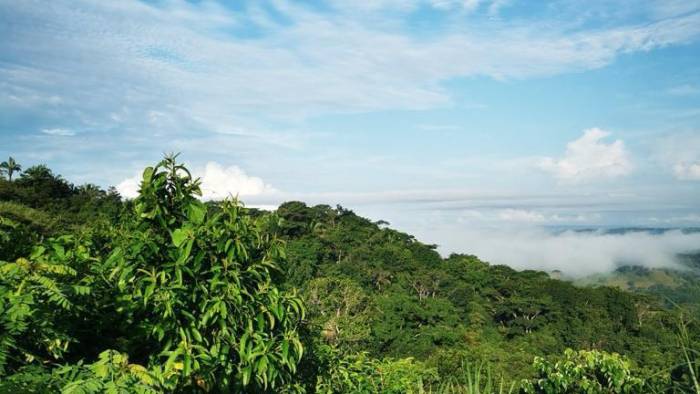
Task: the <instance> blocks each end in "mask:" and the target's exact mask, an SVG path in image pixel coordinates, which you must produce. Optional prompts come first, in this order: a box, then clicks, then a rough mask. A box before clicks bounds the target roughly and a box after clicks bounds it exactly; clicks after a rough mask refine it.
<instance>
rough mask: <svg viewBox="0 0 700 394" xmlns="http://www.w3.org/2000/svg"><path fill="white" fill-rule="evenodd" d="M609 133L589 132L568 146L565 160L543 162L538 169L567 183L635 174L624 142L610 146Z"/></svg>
mask: <svg viewBox="0 0 700 394" xmlns="http://www.w3.org/2000/svg"><path fill="white" fill-rule="evenodd" d="M609 135H610V133H609V132H607V131H605V130H601V129H598V128H592V129H588V130H585V131H584V133H583V136H582V137H581V138H579V139H577V140H574V141H571V142H569V143H568V144H567V146H566V153H565V154H564V157H562V158H559V159H556V158H551V157H546V158H543V159H541V160H540V161H539V163H538V166H539V168H541V169H542V170H544V171H547V172H550V173H552V174H553V175H554V176H555V177H556V178H557V179H559V180H561V181H567V182H585V181H591V180H598V179H609V178H617V177H620V176H623V175H627V174H629V173H630V172H631V171H632V167H633V166H632V162H631V160H630V157H629V153H628V152H627V150H626V149H625V145H624V143H623V142H622V140H615V141H614V142H612V143H609V144H606V143H605V142H603V141H602V140H603V139H605V138H606V137H608V136H609Z"/></svg>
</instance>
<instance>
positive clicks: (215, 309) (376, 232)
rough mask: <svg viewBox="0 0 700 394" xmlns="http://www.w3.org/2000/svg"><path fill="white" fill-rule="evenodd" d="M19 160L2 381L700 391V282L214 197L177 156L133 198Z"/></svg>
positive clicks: (262, 388) (311, 209) (6, 260)
mask: <svg viewBox="0 0 700 394" xmlns="http://www.w3.org/2000/svg"><path fill="white" fill-rule="evenodd" d="M4 164H7V165H6V166H4V167H3V168H6V169H9V168H10V167H12V168H13V171H12V172H11V173H12V174H13V176H11V175H10V171H7V170H6V171H4V174H5V176H4V179H1V180H0V392H15V393H21V392H36V393H44V392H47V393H52V392H65V393H98V392H115V393H116V392H124V393H131V392H142V393H151V392H306V393H313V392H321V393H343V392H359V393H372V392H389V393H404V392H414V393H419V392H440V393H443V392H444V393H490V392H504V393H505V392H512V393H518V392H528V393H579V392H590V393H623V392H626V393H648V392H663V393H676V392H677V393H683V392H698V393H700V386H699V385H698V372H700V371H699V366H700V365H699V364H698V356H699V355H698V353H697V349H700V326H699V325H698V321H697V316H696V313H697V310H698V309H697V303H696V301H697V300H695V299H694V298H687V299H684V302H683V303H682V304H683V305H675V306H674V304H673V303H670V302H669V300H668V299H667V298H665V297H664V294H663V293H658V292H657V293H653V292H647V293H635V292H629V291H625V290H621V289H618V288H614V287H608V286H599V287H580V286H574V284H572V283H570V282H567V281H561V280H556V279H552V278H551V277H550V276H549V274H548V273H545V272H539V271H515V270H513V269H511V268H509V267H506V266H501V265H490V264H488V263H487V262H484V261H481V260H480V259H479V258H478V257H476V256H472V255H468V254H453V255H451V256H449V257H446V258H443V257H441V256H440V255H439V254H438V253H437V251H436V246H435V245H427V244H424V243H422V242H420V241H419V240H416V239H415V238H414V237H412V236H411V235H408V234H405V233H402V232H400V231H397V230H394V229H392V228H391V227H390V225H389V224H388V223H386V222H383V221H379V222H374V221H371V220H368V219H366V218H363V217H360V216H358V215H356V214H354V213H353V212H352V211H351V210H349V209H346V208H343V207H340V206H337V207H331V206H328V205H317V206H307V205H306V204H305V203H303V202H298V201H292V202H287V203H284V204H282V205H281V206H280V207H279V208H278V209H277V211H276V212H267V211H261V210H256V209H249V208H245V207H244V205H243V204H242V203H241V202H239V201H237V200H235V199H231V200H227V201H220V202H206V203H205V202H201V201H200V200H199V199H197V197H198V195H199V194H200V191H199V183H198V181H197V180H196V179H194V178H193V177H192V176H191V175H190V174H189V172H188V171H187V169H186V168H185V167H184V166H182V165H181V164H179V163H178V162H177V161H176V157H174V156H168V157H166V158H165V159H164V160H163V161H162V162H160V163H158V164H157V165H155V166H154V167H148V168H146V169H145V170H144V172H143V180H142V183H141V190H140V195H139V197H137V198H136V199H134V200H123V199H121V197H120V196H119V194H118V193H117V192H116V191H115V190H114V189H109V190H102V189H101V188H99V187H97V186H94V185H82V186H76V185H73V184H71V183H70V182H69V181H67V180H65V179H63V178H62V177H61V176H59V175H56V174H54V173H53V172H52V171H51V170H50V169H49V168H48V167H46V166H34V167H30V168H27V169H25V170H24V171H23V172H21V166H19V164H17V163H16V162H14V160H12V165H10V163H9V161H8V162H5V163H4ZM19 172H21V173H20V174H19V176H18V175H17V173H19ZM503 247H504V248H507V247H508V245H503ZM464 249H465V251H468V250H469V245H464ZM687 286H690V287H692V286H695V284H687ZM690 287H689V288H690ZM693 288H697V287H693Z"/></svg>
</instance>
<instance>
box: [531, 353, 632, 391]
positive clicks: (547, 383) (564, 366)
mask: <svg viewBox="0 0 700 394" xmlns="http://www.w3.org/2000/svg"><path fill="white" fill-rule="evenodd" d="M533 364H534V367H535V369H536V370H537V373H538V375H539V376H538V377H537V378H535V379H531V380H526V381H524V382H523V383H522V391H523V392H524V393H542V394H545V393H546V394H555V393H571V394H574V393H590V394H594V393H639V392H642V387H643V386H644V380H642V379H641V378H638V377H636V376H634V375H633V374H632V372H631V370H630V363H629V361H628V360H627V359H625V358H624V357H622V356H620V355H619V354H616V353H612V354H611V353H606V352H602V351H598V350H590V351H589V350H579V351H574V350H571V349H567V350H566V351H565V352H564V357H563V359H560V360H557V361H555V362H552V361H548V360H546V359H543V358H540V357H536V358H535V361H534V363H533Z"/></svg>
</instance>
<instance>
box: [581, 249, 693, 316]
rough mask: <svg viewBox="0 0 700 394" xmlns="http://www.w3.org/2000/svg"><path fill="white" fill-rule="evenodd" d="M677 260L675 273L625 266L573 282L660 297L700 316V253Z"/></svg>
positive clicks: (669, 304) (680, 256) (670, 304)
mask: <svg viewBox="0 0 700 394" xmlns="http://www.w3.org/2000/svg"><path fill="white" fill-rule="evenodd" d="M678 260H679V261H680V262H681V264H682V266H681V267H680V268H678V269H673V268H647V267H641V266H635V265H625V266H622V267H619V268H618V269H616V270H615V271H613V272H611V273H603V274H596V275H591V276H587V277H584V278H581V279H578V280H575V281H574V284H575V285H576V286H580V287H600V286H610V287H616V288H619V289H622V290H626V291H630V292H634V293H637V294H650V295H654V296H657V297H659V298H660V299H661V300H662V301H663V302H664V303H665V304H666V305H667V306H674V305H683V306H685V307H689V308H692V309H693V310H696V311H699V312H700V308H698V305H700V253H693V254H684V255H679V256H678Z"/></svg>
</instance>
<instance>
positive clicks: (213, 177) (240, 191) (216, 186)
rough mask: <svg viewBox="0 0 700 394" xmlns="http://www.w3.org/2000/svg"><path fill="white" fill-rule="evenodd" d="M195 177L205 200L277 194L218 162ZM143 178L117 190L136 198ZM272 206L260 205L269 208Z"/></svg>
mask: <svg viewBox="0 0 700 394" xmlns="http://www.w3.org/2000/svg"><path fill="white" fill-rule="evenodd" d="M192 175H193V176H194V177H199V178H200V179H201V182H202V183H201V189H202V199H203V200H223V199H225V198H228V197H236V196H241V197H250V196H258V195H265V194H273V193H275V192H276V190H275V189H274V188H272V186H270V185H268V184H266V183H265V182H264V181H263V180H262V179H261V178H258V177H255V176H249V175H248V174H246V173H245V171H243V170H242V169H241V168H239V167H237V166H230V167H224V166H222V165H221V164H219V163H216V162H209V163H207V164H206V166H205V167H204V169H203V170H201V171H193V174H192ZM140 182H141V176H140V175H138V176H134V177H131V178H127V179H124V180H123V181H122V182H120V183H119V184H118V185H117V186H116V188H117V191H118V192H119V194H120V195H122V197H125V198H135V197H137V196H138V194H139V185H140ZM270 206H271V205H260V207H263V208H269V207H270Z"/></svg>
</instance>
